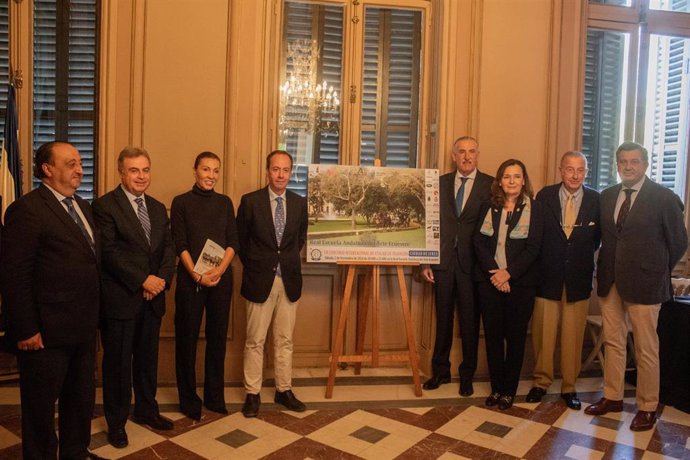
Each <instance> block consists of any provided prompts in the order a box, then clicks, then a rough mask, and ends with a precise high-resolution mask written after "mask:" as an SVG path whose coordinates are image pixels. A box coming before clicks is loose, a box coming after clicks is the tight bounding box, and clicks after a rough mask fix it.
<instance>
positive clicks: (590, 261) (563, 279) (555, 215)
mask: <svg viewBox="0 0 690 460" xmlns="http://www.w3.org/2000/svg"><path fill="white" fill-rule="evenodd" d="M560 190H561V184H560V183H559V184H555V185H549V186H546V187H544V188H543V189H541V191H540V192H539V193H538V194H537V201H538V202H539V203H541V207H542V213H543V217H544V237H543V238H542V243H541V255H540V256H539V265H540V268H541V275H542V282H541V284H540V285H539V287H538V288H537V296H539V297H543V298H545V299H552V300H561V296H562V294H563V283H565V288H566V293H567V296H568V299H567V301H568V302H577V301H579V300H584V299H587V298H589V296H590V294H591V293H592V275H593V274H594V252H595V251H596V250H597V248H599V243H600V241H601V226H600V225H599V192H597V191H596V190H593V189H591V188H588V187H583V196H582V204H581V205H580V210H579V212H578V214H577V218H576V219H575V227H574V228H573V231H572V233H571V235H570V238H566V236H565V232H564V231H563V227H562V225H561V220H562V215H563V213H562V210H561V199H560V196H559V193H560Z"/></svg>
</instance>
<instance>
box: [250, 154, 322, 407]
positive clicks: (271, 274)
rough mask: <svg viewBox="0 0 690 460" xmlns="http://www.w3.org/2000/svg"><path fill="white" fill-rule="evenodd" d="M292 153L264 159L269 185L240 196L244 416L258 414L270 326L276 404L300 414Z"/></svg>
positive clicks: (299, 233) (298, 234)
mask: <svg viewBox="0 0 690 460" xmlns="http://www.w3.org/2000/svg"><path fill="white" fill-rule="evenodd" d="M291 174H292V156H290V154H289V153H287V152H285V151H283V150H275V151H273V152H271V153H270V154H269V155H268V157H267V158H266V176H267V178H268V186H267V187H264V188H262V189H259V190H257V191H255V192H252V193H248V194H246V195H244V196H243V197H242V200H241V201H240V206H239V209H238V211H237V229H238V233H239V238H240V252H239V254H240V258H241V260H242V265H243V271H242V289H241V293H242V296H243V297H244V298H245V299H247V300H248V302H247V338H246V341H245V345H244V386H245V391H246V397H245V402H244V405H243V406H242V414H243V415H244V416H245V417H256V416H257V414H258V412H259V406H260V404H261V398H260V396H259V393H260V392H261V383H262V375H263V356H264V345H265V343H266V335H267V334H268V329H269V327H272V329H271V330H272V333H273V342H274V350H275V353H274V354H275V365H274V370H275V385H276V393H275V402H277V403H279V404H282V405H283V406H285V407H286V408H288V409H289V410H293V411H297V412H303V411H304V410H306V407H305V405H304V404H303V403H302V402H301V401H300V400H299V399H297V397H296V396H295V395H294V393H293V392H292V344H293V342H292V334H293V331H294V328H295V318H296V313H297V303H298V300H299V298H300V297H301V295H302V263H301V257H300V251H301V250H302V247H303V246H304V243H305V241H306V239H307V222H308V220H307V200H306V199H304V198H303V197H301V196H299V195H297V194H296V193H293V192H291V191H289V190H287V185H288V182H289V181H290V176H291Z"/></svg>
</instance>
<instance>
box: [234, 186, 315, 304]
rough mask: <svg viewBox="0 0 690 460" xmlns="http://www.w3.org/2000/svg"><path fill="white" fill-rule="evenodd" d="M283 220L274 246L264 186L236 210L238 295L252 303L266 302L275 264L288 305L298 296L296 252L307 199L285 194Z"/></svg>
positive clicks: (302, 238) (299, 278)
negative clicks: (279, 273) (240, 287)
mask: <svg viewBox="0 0 690 460" xmlns="http://www.w3.org/2000/svg"><path fill="white" fill-rule="evenodd" d="M285 193H286V195H285V198H286V199H285V203H286V206H287V207H286V214H287V215H286V221H285V231H284V233H283V239H282V240H281V242H280V246H278V242H277V240H276V232H275V227H274V226H273V214H272V213H271V202H270V198H269V194H268V187H264V188H262V189H259V190H256V191H254V192H252V193H248V194H246V195H244V196H243V197H242V201H241V202H240V207H239V209H238V210H237V230H238V232H239V236H240V259H241V260H242V265H243V266H244V270H243V271H242V290H241V293H242V296H243V297H244V298H245V299H247V300H249V301H250V302H254V303H263V302H265V301H266V299H268V295H269V294H270V292H271V287H272V286H273V280H274V278H275V275H276V269H277V267H278V263H280V271H281V275H282V277H283V283H284V284H285V292H286V294H287V296H288V298H289V299H290V301H291V302H296V301H297V300H299V298H300V297H301V296H302V259H301V257H300V251H301V250H302V246H304V242H305V241H306V239H307V222H308V220H307V200H306V199H304V198H302V197H301V196H299V195H297V194H296V193H293V192H291V191H289V190H288V191H286V192H285Z"/></svg>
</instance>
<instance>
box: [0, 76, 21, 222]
mask: <svg viewBox="0 0 690 460" xmlns="http://www.w3.org/2000/svg"><path fill="white" fill-rule="evenodd" d="M18 135H19V126H18V125H17V103H16V94H15V89H14V86H12V85H9V90H8V92H7V111H6V113H5V137H4V138H3V141H2V158H0V196H2V219H3V222H4V220H5V210H6V209H7V208H8V207H9V205H11V204H12V202H14V200H16V199H17V198H19V197H20V196H22V173H21V165H20V161H19V138H18Z"/></svg>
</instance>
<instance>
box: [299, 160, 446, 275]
mask: <svg viewBox="0 0 690 460" xmlns="http://www.w3.org/2000/svg"><path fill="white" fill-rule="evenodd" d="M438 177H439V174H438V170H437V169H415V168H386V167H373V166H372V167H366V166H341V165H318V164H313V165H310V166H309V174H308V179H307V180H308V194H307V200H308V205H309V227H308V230H307V261H308V262H321V263H336V262H342V261H351V262H355V261H370V262H386V263H404V262H419V263H422V264H437V263H439V247H440V240H441V235H440V222H441V221H440V217H439V185H438Z"/></svg>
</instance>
